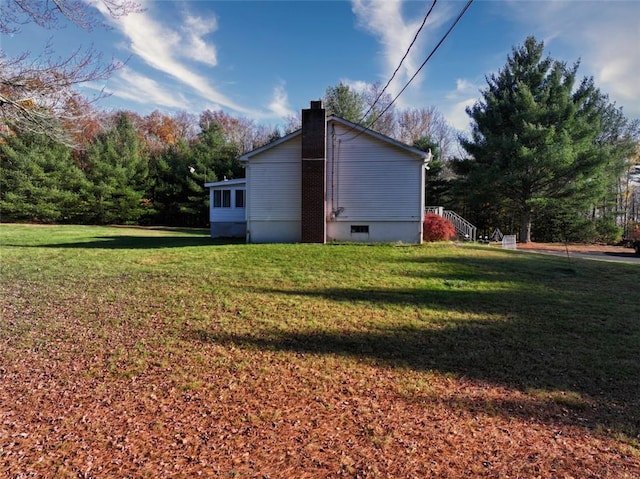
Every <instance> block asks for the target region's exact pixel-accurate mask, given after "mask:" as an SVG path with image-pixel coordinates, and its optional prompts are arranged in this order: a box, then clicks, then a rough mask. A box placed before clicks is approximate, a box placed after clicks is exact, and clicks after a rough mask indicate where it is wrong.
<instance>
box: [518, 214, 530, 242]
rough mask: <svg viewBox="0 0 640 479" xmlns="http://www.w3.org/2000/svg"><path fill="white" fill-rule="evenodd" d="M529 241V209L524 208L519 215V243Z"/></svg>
mask: <svg viewBox="0 0 640 479" xmlns="http://www.w3.org/2000/svg"><path fill="white" fill-rule="evenodd" d="M530 241H531V209H530V208H524V209H523V210H522V212H521V214H520V243H529V242H530Z"/></svg>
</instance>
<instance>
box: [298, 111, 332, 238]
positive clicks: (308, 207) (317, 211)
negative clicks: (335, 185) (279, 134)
mask: <svg viewBox="0 0 640 479" xmlns="http://www.w3.org/2000/svg"><path fill="white" fill-rule="evenodd" d="M326 131H327V121H326V112H325V109H324V108H323V107H322V102H321V101H312V102H311V108H309V109H305V110H302V218H301V223H302V242H303V243H325V242H326V237H327V235H326V224H325V196H326V184H325V181H326V177H327V176H326V171H325V170H326V162H327V159H326V144H327V141H326V136H327V134H326Z"/></svg>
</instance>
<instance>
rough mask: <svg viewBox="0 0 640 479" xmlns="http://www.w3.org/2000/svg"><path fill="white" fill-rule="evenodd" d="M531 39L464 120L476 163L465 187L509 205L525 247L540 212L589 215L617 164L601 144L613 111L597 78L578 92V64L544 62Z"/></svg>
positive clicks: (540, 49) (538, 45) (491, 80)
mask: <svg viewBox="0 0 640 479" xmlns="http://www.w3.org/2000/svg"><path fill="white" fill-rule="evenodd" d="M543 49H544V44H543V43H542V42H537V41H536V40H535V39H534V38H533V37H529V38H527V39H526V41H525V43H524V45H523V46H521V47H519V48H515V49H514V50H513V52H512V55H510V56H509V57H508V59H507V63H506V65H505V67H504V68H503V69H502V70H500V71H499V73H498V74H497V75H491V76H490V77H489V78H488V79H487V83H488V88H487V89H486V90H484V91H483V92H482V94H483V98H482V100H481V101H479V102H477V103H476V104H475V105H474V106H473V107H471V108H468V109H467V113H468V114H469V116H470V117H471V118H472V120H473V125H472V136H471V139H466V140H463V141H462V145H463V147H464V148H465V150H466V151H467V152H468V153H469V154H470V155H471V156H472V159H471V165H469V175H468V177H467V185H468V186H469V187H471V188H477V189H483V190H484V191H485V195H486V194H487V192H490V194H491V196H493V197H494V198H496V201H498V202H499V201H500V198H505V199H506V200H507V201H508V202H509V204H510V207H511V208H512V209H513V210H515V211H517V212H518V214H519V218H520V241H522V242H528V241H530V240H531V225H532V220H533V215H534V212H535V211H536V210H539V209H542V208H551V207H557V205H558V204H562V205H565V206H566V205H570V206H571V208H573V209H580V208H584V207H585V206H586V205H587V204H588V203H589V202H593V200H594V198H597V197H598V195H600V194H601V193H602V185H603V184H604V183H605V182H606V181H607V180H606V178H607V167H608V166H611V162H612V161H613V158H612V156H611V152H610V151H609V150H608V149H607V147H608V145H609V143H607V142H606V141H605V142H604V143H599V142H598V140H599V138H600V137H601V135H602V133H603V131H604V124H605V120H606V118H605V115H606V113H607V111H610V108H611V105H610V104H609V103H608V102H607V98H606V96H604V95H602V94H601V93H600V91H599V90H598V89H597V88H595V86H594V84H593V81H592V79H584V80H582V81H581V82H580V84H578V85H576V74H577V70H578V64H577V63H576V64H575V65H573V66H571V67H568V66H567V65H566V64H565V63H562V62H559V61H555V60H552V59H551V58H549V57H547V58H544V57H543Z"/></svg>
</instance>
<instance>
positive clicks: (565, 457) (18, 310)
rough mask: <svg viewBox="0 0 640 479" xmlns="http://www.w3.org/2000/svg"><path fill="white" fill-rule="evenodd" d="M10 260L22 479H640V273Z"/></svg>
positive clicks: (372, 263) (605, 267)
mask: <svg viewBox="0 0 640 479" xmlns="http://www.w3.org/2000/svg"><path fill="white" fill-rule="evenodd" d="M0 245H1V252H0V254H1V256H0V261H1V268H2V270H1V275H0V287H1V288H2V298H1V307H2V309H1V314H2V316H1V319H0V321H1V322H0V346H1V350H2V355H1V356H0V472H2V473H3V475H7V476H8V477H20V474H22V475H24V477H28V476H27V474H34V475H35V477H56V478H57V477H74V478H76V477H94V478H103V477H132V478H134V477H135V478H138V477H149V478H151V477H153V478H158V477H172V478H175V477H194V476H197V474H199V473H200V474H202V477H216V476H220V477H233V476H235V477H272V478H273V477H429V476H433V477H460V476H463V475H469V476H472V477H484V476H488V477H498V476H499V475H506V474H511V475H513V476H514V477H535V476H536V475H538V476H541V477H563V476H569V475H573V476H576V477H589V476H592V477H611V478H614V477H615V478H624V477H629V478H630V477H638V475H639V474H640V465H639V457H640V448H639V444H638V440H639V439H638V434H640V399H639V398H640V361H639V357H640V304H639V303H638V301H637V296H634V295H635V294H636V291H637V284H638V278H639V277H640V272H639V271H638V268H637V266H634V265H624V264H615V263H604V262H593V261H581V260H577V259H572V260H571V261H569V260H567V259H566V258H555V257H546V256H545V257H542V256H538V255H533V254H528V253H524V252H519V251H515V252H514V251H502V250H499V249H495V248H488V247H484V246H469V245H464V246H456V245H454V244H450V243H443V244H432V245H423V246H406V245H376V246H371V245H351V244H330V245H245V244H238V243H231V244H225V243H223V242H219V241H218V242H217V241H214V240H211V239H210V238H209V237H208V236H207V232H206V231H197V230H171V229H149V228H115V227H80V226H78V227H76V226H30V225H2V226H0ZM82 474H84V476H82Z"/></svg>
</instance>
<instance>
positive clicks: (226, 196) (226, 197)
mask: <svg viewBox="0 0 640 479" xmlns="http://www.w3.org/2000/svg"><path fill="white" fill-rule="evenodd" d="M222 207H223V208H231V190H222Z"/></svg>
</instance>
